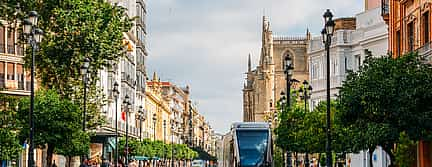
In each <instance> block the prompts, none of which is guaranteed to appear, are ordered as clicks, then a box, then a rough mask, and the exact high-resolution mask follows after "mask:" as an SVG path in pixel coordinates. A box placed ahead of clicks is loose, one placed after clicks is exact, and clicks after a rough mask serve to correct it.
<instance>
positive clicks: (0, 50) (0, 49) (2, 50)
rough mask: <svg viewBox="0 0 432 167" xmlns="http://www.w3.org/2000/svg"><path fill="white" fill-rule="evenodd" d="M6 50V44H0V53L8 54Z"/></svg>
mask: <svg viewBox="0 0 432 167" xmlns="http://www.w3.org/2000/svg"><path fill="white" fill-rule="evenodd" d="M5 49H6V48H5V45H4V43H0V53H6V50H5Z"/></svg>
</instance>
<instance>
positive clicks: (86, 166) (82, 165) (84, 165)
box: [79, 158, 89, 167]
mask: <svg viewBox="0 0 432 167" xmlns="http://www.w3.org/2000/svg"><path fill="white" fill-rule="evenodd" d="M79 167H89V166H88V165H87V159H86V158H84V159H83V161H82V162H81V164H80V166H79Z"/></svg>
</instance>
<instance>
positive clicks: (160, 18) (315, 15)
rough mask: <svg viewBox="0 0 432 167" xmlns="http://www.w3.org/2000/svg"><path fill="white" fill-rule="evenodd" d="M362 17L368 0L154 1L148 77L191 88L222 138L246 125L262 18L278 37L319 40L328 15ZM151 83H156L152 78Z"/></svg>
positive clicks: (149, 23) (150, 2) (150, 1)
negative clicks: (248, 77)
mask: <svg viewBox="0 0 432 167" xmlns="http://www.w3.org/2000/svg"><path fill="white" fill-rule="evenodd" d="M327 8H329V9H331V10H332V12H333V13H334V15H335V17H347V16H349V17H353V16H355V14H357V13H360V12H362V10H363V8H364V4H363V0H300V1H298V0H148V2H147V10H148V20H147V27H148V39H147V41H148V48H149V57H147V66H148V74H153V72H154V71H156V72H157V73H158V75H159V76H160V77H161V79H162V80H163V81H171V82H173V83H175V84H177V85H180V86H184V85H186V84H187V85H190V87H191V93H192V98H193V101H195V102H197V104H198V108H199V111H200V113H202V114H203V115H204V116H205V117H206V119H207V120H208V121H209V122H210V124H211V126H212V127H213V128H214V129H215V130H216V132H220V133H225V132H227V131H228V129H229V127H230V124H231V123H232V122H236V121H241V120H242V112H243V106H242V105H243V100H242V91H241V90H242V87H243V81H244V77H245V75H244V72H245V71H246V70H247V55H248V54H249V53H251V54H252V64H253V65H254V66H255V65H256V64H257V61H258V59H259V54H260V53H259V50H260V46H261V27H262V24H261V22H262V16H263V15H266V16H269V17H270V22H271V23H270V24H271V25H270V26H271V29H272V30H273V33H274V34H276V35H293V36H299V35H304V34H305V32H306V28H309V29H310V31H311V33H312V34H313V35H319V32H320V29H321V28H322V22H323V21H322V14H323V13H324V11H325V9H327ZM150 78H151V77H150Z"/></svg>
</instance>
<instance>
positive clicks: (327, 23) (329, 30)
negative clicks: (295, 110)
mask: <svg viewBox="0 0 432 167" xmlns="http://www.w3.org/2000/svg"><path fill="white" fill-rule="evenodd" d="M323 17H324V28H323V30H322V31H321V35H322V40H323V43H324V45H325V50H326V52H327V71H326V72H327V130H326V133H327V144H326V158H327V159H326V166H331V164H332V162H331V161H332V159H331V127H330V45H331V38H332V36H333V33H334V26H335V23H334V21H333V20H332V18H333V14H332V13H331V12H330V9H327V11H326V12H325V13H324V15H323Z"/></svg>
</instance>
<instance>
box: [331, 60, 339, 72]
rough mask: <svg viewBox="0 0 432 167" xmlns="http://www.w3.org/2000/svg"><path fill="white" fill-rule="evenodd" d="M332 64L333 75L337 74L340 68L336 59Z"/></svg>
mask: <svg viewBox="0 0 432 167" xmlns="http://www.w3.org/2000/svg"><path fill="white" fill-rule="evenodd" d="M332 64H333V75H336V74H337V72H338V71H337V68H338V64H337V61H336V60H335V59H333V60H332Z"/></svg>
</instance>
